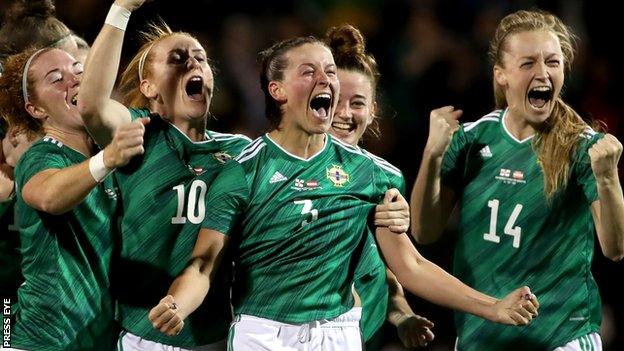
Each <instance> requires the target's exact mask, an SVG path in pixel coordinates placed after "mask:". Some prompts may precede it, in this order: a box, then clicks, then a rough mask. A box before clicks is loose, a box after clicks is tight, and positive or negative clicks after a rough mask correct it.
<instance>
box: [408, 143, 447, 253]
mask: <svg viewBox="0 0 624 351" xmlns="http://www.w3.org/2000/svg"><path fill="white" fill-rule="evenodd" d="M441 167H442V157H433V156H431V155H430V154H429V153H428V152H427V150H426V149H425V152H424V154H423V160H422V163H421V165H420V170H419V171H418V177H417V178H416V182H415V183H414V187H413V188H412V194H411V197H410V200H411V201H410V203H411V219H412V226H411V228H412V236H413V237H414V239H416V241H417V242H418V243H420V244H428V243H432V242H434V241H436V240H437V239H438V238H439V237H440V234H441V233H442V229H443V228H444V224H443V223H442V205H441V201H440V169H441Z"/></svg>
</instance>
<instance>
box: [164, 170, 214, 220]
mask: <svg viewBox="0 0 624 351" xmlns="http://www.w3.org/2000/svg"><path fill="white" fill-rule="evenodd" d="M172 190H175V191H176V192H177V193H178V210H177V212H176V216H175V217H172V218H171V223H172V224H184V223H186V219H187V218H188V220H189V222H191V223H193V224H199V223H201V222H202V221H203V220H204V217H206V202H205V201H206V191H207V190H208V186H207V185H206V183H205V182H204V181H203V180H199V179H195V180H194V181H193V183H191V189H190V190H189V196H188V206H186V217H185V216H183V212H184V202H185V201H184V184H180V185H176V186H174V187H173V189H172ZM198 192H199V195H198V194H197V193H198Z"/></svg>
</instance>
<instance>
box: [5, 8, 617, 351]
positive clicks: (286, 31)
mask: <svg viewBox="0 0 624 351" xmlns="http://www.w3.org/2000/svg"><path fill="white" fill-rule="evenodd" d="M9 4H10V0H2V1H1V2H0V12H4V11H5V10H6V9H7V8H8V5H9ZM56 6H57V15H58V17H59V18H60V19H61V20H62V21H63V22H65V23H66V24H67V25H68V26H69V27H70V28H71V29H72V30H74V31H75V32H76V33H77V34H79V35H81V36H83V37H84V38H85V39H86V40H87V41H88V42H91V41H92V40H93V39H94V38H95V35H96V34H97V32H98V31H99V29H100V26H101V24H102V23H103V20H104V17H105V16H106V13H107V11H108V8H109V4H108V2H103V1H101V0H57V1H56ZM616 7H617V3H616V2H611V3H607V2H606V1H605V2H604V3H601V2H600V1H588V0H568V1H563V0H560V1H513V0H506V1H504V0H501V1H485V0H455V1H450V0H411V1H410V0H386V1H380V0H345V1H329V0H300V1H281V0H265V1H229V2H219V3H217V2H214V1H209V0H193V1H191V0H178V1H165V0H156V1H153V2H151V3H149V4H147V5H146V6H144V8H143V9H142V10H141V11H137V13H136V14H133V15H132V16H133V19H132V20H131V21H130V27H129V29H128V31H127V32H128V33H129V35H127V42H126V44H125V45H126V48H128V49H127V50H124V53H126V54H127V53H133V52H136V48H137V47H138V45H140V43H139V42H138V41H137V37H138V36H137V35H133V34H132V33H137V31H139V30H141V29H142V28H145V24H146V23H147V21H153V20H156V19H158V18H159V17H160V18H162V19H163V20H164V21H165V22H166V23H168V24H169V25H170V26H171V27H172V28H173V29H174V30H183V31H188V32H190V33H192V34H194V35H195V36H197V37H198V38H199V39H200V41H201V42H202V43H203V44H204V45H205V47H206V48H207V50H208V55H209V57H210V59H211V61H212V65H213V67H215V68H216V84H215V86H216V93H215V97H214V99H213V102H212V107H211V111H212V114H213V117H214V119H213V120H212V121H211V122H209V123H211V129H214V130H217V131H228V132H237V133H243V134H246V135H248V136H250V137H256V136H259V135H260V134H262V133H263V132H265V131H266V130H267V129H268V122H267V121H266V120H265V117H264V102H263V99H264V98H263V95H262V92H261V90H260V87H259V75H258V67H257V60H256V58H257V54H258V52H259V51H260V50H262V49H264V48H266V47H268V46H269V45H270V44H271V43H272V42H274V41H276V40H281V39H285V38H289V37H294V36H298V35H305V34H313V35H319V36H321V35H322V34H323V33H324V32H325V30H326V29H327V28H329V27H330V26H333V25H337V24H340V23H344V22H349V23H352V24H354V25H356V26H357V27H359V28H360V29H361V30H362V32H363V33H364V35H365V36H366V38H367V40H368V47H369V49H370V51H371V52H372V53H373V54H374V55H375V57H376V58H377V61H378V63H379V66H380V70H381V74H382V78H381V81H380V92H379V93H380V97H381V102H382V103H381V106H380V107H381V116H382V123H381V130H382V134H381V137H380V138H379V139H368V140H365V146H366V148H367V149H369V150H371V151H372V152H374V153H376V154H378V155H379V156H381V157H383V158H385V159H387V160H389V161H390V162H392V163H393V164H394V165H396V166H397V167H399V168H400V169H401V170H402V171H403V172H404V174H405V177H406V180H407V184H408V185H411V184H413V181H414V179H415V177H416V172H417V170H418V166H419V163H420V155H422V148H423V146H424V143H425V141H426V135H427V130H428V121H429V118H428V116H429V111H430V110H431V109H433V108H436V107H439V106H443V105H453V106H455V107H457V108H460V109H462V110H463V111H464V115H463V117H462V120H464V121H472V120H475V119H477V118H479V117H481V116H482V115H484V114H486V113H488V112H489V111H491V110H492V109H493V105H494V101H493V94H492V78H491V75H492V74H491V65H490V64H489V63H488V61H487V55H486V53H487V47H488V42H489V39H490V38H491V37H492V34H493V32H494V29H495V27H496V24H497V23H498V21H499V20H500V19H501V18H502V17H503V16H504V15H505V14H507V13H510V12H512V11H515V10H518V9H522V8H527V9H528V8H541V9H545V10H549V11H551V12H553V13H555V14H557V15H558V16H560V17H561V18H562V19H563V21H564V22H566V23H567V24H568V25H570V26H571V27H572V28H573V30H574V32H575V33H576V34H577V35H578V37H579V41H578V53H577V59H576V62H575V63H574V65H573V68H572V73H571V74H569V75H567V76H566V78H567V82H566V84H565V88H564V89H565V98H566V101H567V102H569V103H570V105H571V106H573V107H574V108H575V109H576V110H577V111H579V112H580V113H581V114H582V116H583V117H586V118H595V119H599V120H601V121H603V122H605V123H606V125H607V126H608V130H609V132H610V133H612V134H614V135H616V136H617V137H618V138H619V139H620V140H621V139H622V138H623V137H624V124H622V123H621V122H620V120H619V117H620V116H624V99H622V96H624V95H623V91H622V90H623V89H624V88H623V87H622V85H621V83H623V82H624V80H623V78H624V74H623V73H624V68H623V66H622V65H619V64H617V62H618V61H617V60H616V55H618V54H616V52H617V50H615V48H614V46H615V45H617V40H618V38H617V33H618V32H619V30H618V29H617V24H618V20H619V12H618V11H617V10H616ZM125 59H126V60H127V59H129V57H125ZM449 230H451V231H452V228H449ZM443 237H445V238H447V239H446V240H443V241H441V242H439V243H437V244H434V245H431V246H426V247H423V246H419V250H421V252H422V253H423V255H425V256H426V257H428V258H429V259H430V260H432V261H434V262H436V263H438V264H440V265H441V266H443V267H446V268H450V262H451V261H452V260H451V255H452V250H451V249H450V247H452V245H451V241H452V240H453V238H452V235H446V236H443ZM596 257H597V259H596V260H595V261H594V276H595V278H596V280H597V282H598V286H599V287H600V289H601V295H602V297H603V304H604V309H605V311H604V320H603V335H602V338H603V341H604V349H605V350H622V349H624V335H623V334H624V303H622V298H621V297H622V296H624V288H622V287H618V286H617V285H618V284H616V283H615V282H616V281H617V280H618V279H619V277H622V276H624V268H623V266H622V263H613V262H610V261H608V260H606V259H604V258H603V257H602V255H601V253H600V251H599V250H597V251H596ZM410 301H411V302H412V304H413V308H414V310H415V311H416V312H417V313H420V314H422V315H424V316H426V317H427V318H429V319H430V320H432V321H433V322H434V323H436V327H435V329H434V332H435V333H436V341H435V342H434V343H432V345H431V346H430V347H429V349H430V350H448V349H452V345H453V343H454V334H453V321H452V312H450V311H448V310H444V309H442V308H439V307H434V306H432V305H430V304H427V303H423V302H421V301H419V300H417V299H415V298H412V299H411V300H410ZM395 334H396V332H395V331H394V330H393V329H392V328H388V332H387V338H388V346H387V350H400V349H401V348H400V347H399V343H398V341H397V340H398V339H396V336H395Z"/></svg>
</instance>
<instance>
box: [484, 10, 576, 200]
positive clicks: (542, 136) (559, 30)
mask: <svg viewBox="0 0 624 351" xmlns="http://www.w3.org/2000/svg"><path fill="white" fill-rule="evenodd" d="M530 31H545V32H550V33H553V34H555V35H556V36H557V38H559V43H560V45H561V51H562V53H563V61H564V64H565V68H566V70H567V71H569V70H570V68H571V66H572V62H573V61H574V51H575V50H574V44H575V40H576V37H575V35H574V34H573V33H572V31H571V30H570V28H569V27H568V26H566V25H565V24H564V23H563V22H562V21H561V20H560V19H559V18H557V17H556V16H554V15H552V14H550V13H548V12H545V11H539V10H534V11H524V10H523V11H517V12H514V13H512V14H510V15H507V16H506V17H505V18H503V19H502V20H501V21H500V23H499V24H498V27H497V28H496V33H495V34H494V38H492V40H491V42H490V49H489V52H488V56H489V58H490V61H491V62H492V63H493V64H494V65H496V66H500V67H504V66H505V65H504V62H503V53H504V52H505V51H506V50H507V45H508V41H509V40H508V39H509V38H510V37H511V36H512V35H514V34H517V33H522V32H530ZM493 85H494V99H495V101H496V108H506V107H507V100H506V99H505V93H504V91H503V88H502V87H501V86H500V85H498V84H497V83H496V80H495V79H494V81H493ZM553 100H554V101H553V103H554V104H555V105H554V108H553V111H552V114H551V115H550V117H549V118H548V119H547V120H546V121H545V123H544V124H543V125H542V126H540V128H539V129H538V130H537V131H536V136H535V138H534V139H533V148H534V150H535V152H536V154H537V159H538V161H539V163H540V165H541V167H542V171H543V173H544V193H545V194H546V197H547V198H548V199H551V198H552V197H553V195H555V193H557V191H558V190H560V189H563V188H565V187H566V186H567V183H568V178H569V176H570V165H571V163H572V157H573V155H574V152H575V151H576V148H577V145H578V143H579V136H580V134H581V133H583V131H584V130H586V129H587V128H588V125H587V124H586V123H585V122H584V121H583V119H582V118H581V117H580V116H579V114H578V113H576V111H574V109H572V108H571V107H570V106H568V105H567V104H566V103H565V102H563V100H562V99H561V97H560V96H554V97H553Z"/></svg>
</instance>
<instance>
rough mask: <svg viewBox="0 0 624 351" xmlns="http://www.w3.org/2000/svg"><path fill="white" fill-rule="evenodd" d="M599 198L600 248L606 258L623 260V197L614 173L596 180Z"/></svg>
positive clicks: (617, 178) (598, 230)
mask: <svg viewBox="0 0 624 351" xmlns="http://www.w3.org/2000/svg"><path fill="white" fill-rule="evenodd" d="M596 186H597V189H598V196H599V198H600V226H599V228H596V229H597V233H598V239H599V241H600V246H601V248H602V251H603V253H604V255H605V256H606V257H608V258H609V259H611V260H614V261H619V260H621V259H622V258H624V197H623V196H622V186H621V185H620V180H619V177H618V174H617V171H616V172H613V174H611V175H610V176H608V177H601V178H599V179H596Z"/></svg>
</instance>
